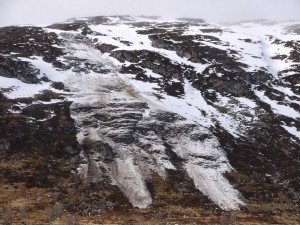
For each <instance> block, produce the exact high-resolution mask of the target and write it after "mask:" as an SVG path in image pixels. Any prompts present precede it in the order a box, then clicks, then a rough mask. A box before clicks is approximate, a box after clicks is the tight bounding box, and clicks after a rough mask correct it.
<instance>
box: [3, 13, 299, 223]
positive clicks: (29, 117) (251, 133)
mask: <svg viewBox="0 0 300 225" xmlns="http://www.w3.org/2000/svg"><path fill="white" fill-rule="evenodd" d="M0 91H1V92H0V100H1V101H0V123H1V126H0V157H1V161H2V163H1V164H0V167H1V170H2V173H1V175H0V190H1V192H0V196H1V198H0V199H1V200H0V207H1V209H2V210H1V209H0V214H2V221H5V220H7V218H8V217H13V218H14V221H15V222H16V224H18V223H17V222H18V221H19V222H20V221H24V222H25V221H27V223H24V224H49V223H51V222H53V221H56V223H55V224H72V223H68V222H66V221H68V220H69V221H71V220H81V223H80V224H147V223H149V224H167V223H169V224H231V223H233V222H234V221H236V222H237V223H238V224H297V223H299V221H300V219H299V213H300V211H299V208H300V207H299V204H300V176H299V172H300V171H299V170H300V22H284V23H283V22H282V23H276V22H271V21H248V22H242V23H237V24H231V25H226V26H225V25H218V24H214V23H209V22H207V21H204V20H201V19H188V18H181V19H162V18H158V17H131V16H114V17H104V16H99V17H88V18H77V19H76V18H73V19H70V20H68V21H66V22H63V23H57V24H52V25H49V26H43V27H40V26H12V27H3V28H0ZM8 214H13V215H11V216H8ZM59 217H61V218H59ZM75 217H76V218H75ZM88 221H89V222H90V223H88Z"/></svg>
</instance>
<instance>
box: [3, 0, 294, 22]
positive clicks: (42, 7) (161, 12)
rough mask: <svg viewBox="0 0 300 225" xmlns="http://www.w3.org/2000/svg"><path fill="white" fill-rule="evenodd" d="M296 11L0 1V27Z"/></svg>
mask: <svg viewBox="0 0 300 225" xmlns="http://www.w3.org/2000/svg"><path fill="white" fill-rule="evenodd" d="M299 10H300V1H299V0H0V26H5V25H12V24H28V23H33V24H45V23H46V24H47V23H53V22H59V21H63V20H66V19H68V18H70V17H83V16H95V15H158V16H163V17H171V18H174V17H194V18H204V19H206V20H209V21H214V22H235V21H241V20H250V19H271V20H300V13H299Z"/></svg>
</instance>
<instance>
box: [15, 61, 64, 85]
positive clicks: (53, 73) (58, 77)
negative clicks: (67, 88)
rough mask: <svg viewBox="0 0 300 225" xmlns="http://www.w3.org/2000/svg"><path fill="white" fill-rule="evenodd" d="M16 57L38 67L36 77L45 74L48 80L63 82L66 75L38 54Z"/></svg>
mask: <svg viewBox="0 0 300 225" xmlns="http://www.w3.org/2000/svg"><path fill="white" fill-rule="evenodd" d="M18 59H21V60H22V61H26V62H30V63H31V64H32V65H33V66H34V67H35V68H37V69H39V70H40V76H39V77H38V78H42V77H43V76H46V77H47V78H48V79H49V80H51V81H55V82H63V81H64V80H65V79H66V76H65V75H64V73H63V72H62V71H58V70H57V69H55V68H54V67H53V65H52V64H50V63H47V62H45V61H44V60H43V58H42V57H40V56H35V57H33V58H22V57H18Z"/></svg>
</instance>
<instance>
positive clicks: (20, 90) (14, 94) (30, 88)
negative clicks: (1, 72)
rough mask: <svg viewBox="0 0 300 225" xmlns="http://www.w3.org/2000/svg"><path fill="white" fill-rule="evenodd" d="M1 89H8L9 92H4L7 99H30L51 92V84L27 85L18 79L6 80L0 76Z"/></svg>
mask: <svg viewBox="0 0 300 225" xmlns="http://www.w3.org/2000/svg"><path fill="white" fill-rule="evenodd" d="M0 88H7V89H9V90H8V91H4V92H3V94H4V95H5V96H6V97H7V98H11V99H14V98H29V97H33V96H34V95H36V94H39V93H40V92H41V91H43V90H47V89H48V90H49V89H51V88H50V84H49V83H46V82H43V83H41V84H39V85H37V84H27V83H23V82H22V81H20V80H18V79H16V78H6V77H1V76H0Z"/></svg>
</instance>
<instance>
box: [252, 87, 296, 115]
mask: <svg viewBox="0 0 300 225" xmlns="http://www.w3.org/2000/svg"><path fill="white" fill-rule="evenodd" d="M255 94H256V95H257V96H258V97H259V98H260V99H261V100H262V101H263V102H266V103H268V104H269V105H270V106H271V108H272V110H273V112H274V113H276V114H281V115H284V116H287V117H291V118H294V119H296V118H300V113H299V112H297V111H296V110H294V109H293V108H291V107H288V106H286V105H280V104H279V103H278V102H277V101H274V100H271V99H270V98H268V97H267V96H266V95H265V94H264V92H262V91H257V90H256V91H255Z"/></svg>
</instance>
